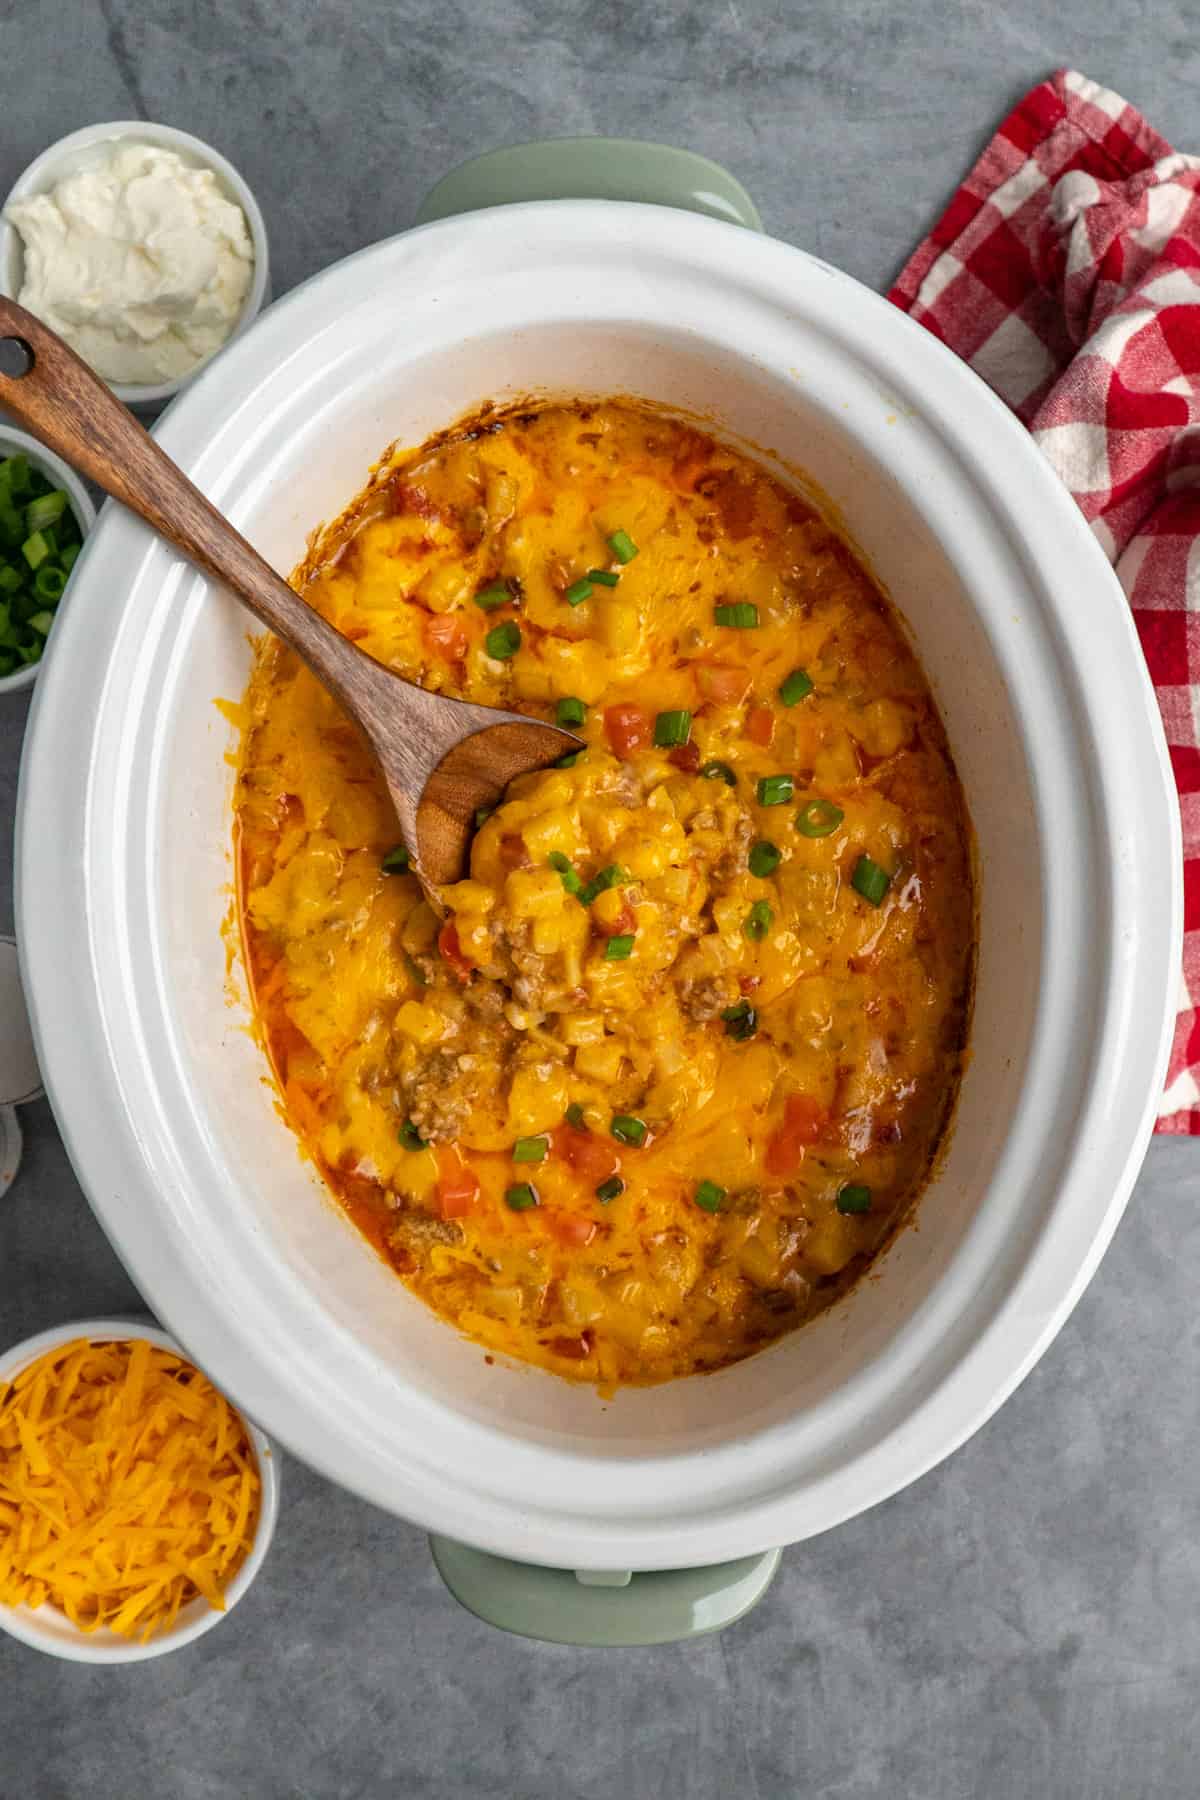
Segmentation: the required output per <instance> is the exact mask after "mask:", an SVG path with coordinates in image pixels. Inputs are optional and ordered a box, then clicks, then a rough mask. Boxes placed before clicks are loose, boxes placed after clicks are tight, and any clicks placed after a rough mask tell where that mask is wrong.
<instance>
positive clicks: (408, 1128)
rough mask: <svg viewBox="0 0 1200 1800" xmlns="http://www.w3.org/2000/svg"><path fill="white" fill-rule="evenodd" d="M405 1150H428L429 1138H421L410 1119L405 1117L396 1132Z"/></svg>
mask: <svg viewBox="0 0 1200 1800" xmlns="http://www.w3.org/2000/svg"><path fill="white" fill-rule="evenodd" d="M396 1135H397V1137H398V1138H399V1139H400V1142H401V1143H402V1144H403V1145H404V1148H405V1149H406V1150H428V1148H429V1139H428V1138H423V1137H422V1136H421V1134H420V1132H419V1131H418V1130H417V1128H416V1126H415V1125H414V1124H413V1122H412V1120H411V1119H405V1121H404V1123H403V1125H402V1126H401V1127H400V1129H399V1131H398V1132H397V1133H396Z"/></svg>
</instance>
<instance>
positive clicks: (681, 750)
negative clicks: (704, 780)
mask: <svg viewBox="0 0 1200 1800" xmlns="http://www.w3.org/2000/svg"><path fill="white" fill-rule="evenodd" d="M667 761H668V762H669V763H674V765H675V767H676V768H677V769H682V770H683V772H684V774H685V775H694V774H695V773H696V770H697V769H698V768H699V767H700V746H699V744H696V743H688V744H680V745H679V747H678V749H675V750H672V752H671V754H670V755H669V756H668V758H667Z"/></svg>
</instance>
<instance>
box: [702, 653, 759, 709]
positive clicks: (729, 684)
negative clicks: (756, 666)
mask: <svg viewBox="0 0 1200 1800" xmlns="http://www.w3.org/2000/svg"><path fill="white" fill-rule="evenodd" d="M696 674H697V678H698V680H699V682H700V692H701V693H702V694H703V695H704V698H705V699H706V700H713V701H715V702H716V704H717V705H718V706H736V705H737V704H738V702H739V700H743V699H744V698H745V695H746V689H747V688H748V687H749V686H750V677H749V675H748V674H747V673H746V671H745V669H727V668H725V667H724V665H723V664H721V663H711V664H709V663H704V664H702V665H701V666H700V668H698V669H697V671H696Z"/></svg>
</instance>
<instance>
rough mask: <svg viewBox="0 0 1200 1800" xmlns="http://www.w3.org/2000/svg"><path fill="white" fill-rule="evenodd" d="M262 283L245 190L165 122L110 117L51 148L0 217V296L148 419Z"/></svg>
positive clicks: (258, 242) (247, 315)
mask: <svg viewBox="0 0 1200 1800" xmlns="http://www.w3.org/2000/svg"><path fill="white" fill-rule="evenodd" d="M269 280H270V270H269V264H268V253H267V234H266V227H265V226H264V224H263V219H262V214H261V212H260V210H259V207H258V204H257V202H256V201H255V199H254V196H253V194H252V193H251V192H250V189H249V188H248V187H247V185H246V183H245V181H243V179H242V177H241V176H240V175H239V174H238V172H237V170H236V169H235V168H234V167H233V166H232V164H230V163H228V162H227V161H226V160H225V158H224V157H223V156H220V155H219V154H218V153H217V151H215V150H214V149H212V148H211V147H210V146H209V145H208V144H205V143H202V142H201V140H200V139H199V138H194V137H191V136H189V134H188V133H187V132H185V131H176V130H175V129H174V127H172V126H169V125H152V124H147V123H145V122H144V121H141V120H115V121H111V122H109V123H107V124H101V125H88V126H85V127H84V129H83V130H82V131H76V132H73V133H72V135H71V136H70V137H65V138H60V139H59V141H58V142H57V143H55V144H52V145H51V146H50V148H49V149H48V150H45V151H43V153H42V155H41V156H39V157H38V158H37V159H36V161H34V162H32V163H30V165H29V167H28V168H27V169H26V170H25V172H24V174H23V175H22V176H21V177H20V179H19V180H18V181H17V182H16V184H15V185H14V187H13V188H12V190H11V192H10V193H9V196H8V199H7V201H6V202H5V205H4V210H3V214H2V215H0V292H3V293H5V294H7V295H9V296H10V297H11V298H12V299H14V300H18V301H19V302H20V303H21V304H22V305H23V306H28V307H29V309H30V311H31V312H34V313H36V314H37V316H38V317H39V318H41V319H43V320H44V321H45V323H46V324H48V325H49V326H51V328H52V329H53V330H55V331H57V332H59V334H60V335H61V336H62V337H64V338H65V339H66V341H67V342H68V343H69V344H70V345H71V346H72V348H73V349H75V350H76V351H77V352H78V353H79V355H81V356H82V357H83V358H84V360H85V362H88V363H90V364H91V366H92V367H93V368H94V369H95V370H96V372H97V374H99V375H102V376H103V377H104V379H105V380H106V381H107V382H108V384H109V386H110V387H111V388H112V390H113V392H114V393H115V394H116V395H117V398H118V399H120V400H123V401H124V402H125V403H126V404H127V405H129V406H135V407H138V408H141V409H143V410H147V411H150V410H157V409H158V408H159V407H161V406H163V405H165V403H166V402H167V401H168V400H170V399H171V398H172V397H173V396H174V395H175V394H176V393H177V392H178V391H179V389H180V388H181V387H182V386H183V384H184V383H185V382H186V381H189V380H190V379H191V378H192V376H193V375H195V374H196V373H197V371H198V370H200V369H201V368H203V367H204V365H205V364H206V363H208V362H210V361H211V360H212V358H213V357H214V356H215V355H216V353H217V351H218V350H220V349H222V348H223V347H224V346H225V345H226V344H227V343H229V342H230V341H231V339H233V338H234V337H236V336H237V335H238V334H239V333H240V332H242V331H244V330H245V328H246V326H247V325H249V324H250V323H251V322H252V320H254V319H255V318H256V317H257V316H258V314H259V313H260V312H261V310H262V308H263V306H264V305H266V304H267V301H268V299H269Z"/></svg>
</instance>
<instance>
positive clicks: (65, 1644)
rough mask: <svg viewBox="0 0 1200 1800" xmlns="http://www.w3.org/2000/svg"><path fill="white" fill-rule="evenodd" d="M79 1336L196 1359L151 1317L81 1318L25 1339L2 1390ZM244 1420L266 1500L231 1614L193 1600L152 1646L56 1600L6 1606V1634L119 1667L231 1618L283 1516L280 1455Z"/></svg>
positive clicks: (2, 1624)
mask: <svg viewBox="0 0 1200 1800" xmlns="http://www.w3.org/2000/svg"><path fill="white" fill-rule="evenodd" d="M75 1338H90V1339H91V1340H92V1342H94V1343H111V1342H112V1340H113V1339H114V1338H116V1339H125V1338H146V1339H148V1340H149V1342H150V1343H152V1344H157V1345H158V1347H159V1348H160V1349H162V1350H172V1351H174V1352H175V1354H176V1355H178V1356H182V1357H183V1358H184V1360H185V1361H190V1358H189V1357H188V1355H187V1352H186V1351H185V1350H182V1349H181V1348H180V1346H179V1345H178V1344H177V1343H176V1342H175V1340H174V1338H172V1337H170V1336H169V1335H168V1333H167V1332H165V1331H162V1330H161V1329H160V1328H159V1327H158V1326H157V1325H155V1324H154V1323H153V1321H152V1320H150V1319H136V1318H132V1317H118V1318H105V1319H78V1320H76V1321H75V1322H74V1323H73V1324H70V1325H54V1326H51V1327H50V1329H49V1330H48V1331H40V1332H38V1334H37V1336H36V1337H31V1338H25V1339H24V1340H23V1342H21V1343H19V1344H14V1345H13V1346H12V1347H11V1349H8V1350H5V1351H4V1352H3V1354H0V1388H2V1387H3V1386H4V1384H5V1383H6V1382H9V1381H11V1380H12V1379H13V1377H14V1376H15V1375H19V1374H20V1372H21V1370H22V1369H27V1368H28V1367H29V1365H30V1363H34V1362H36V1361H37V1360H38V1358H39V1357H40V1356H44V1355H45V1354H46V1353H47V1351H50V1350H55V1349H57V1348H58V1347H59V1346H60V1345H63V1344H69V1343H71V1342H72V1341H73V1340H74V1339H75ZM243 1423H244V1424H245V1427H246V1430H247V1432H248V1433H249V1435H250V1441H251V1443H252V1445H253V1447H254V1455H255V1460H256V1461H257V1463H258V1469H259V1474H260V1476H261V1478H262V1501H261V1506H260V1510H259V1518H258V1530H257V1532H256V1533H255V1538H254V1543H253V1545H252V1546H251V1549H250V1554H249V1555H248V1556H247V1558H246V1560H245V1562H244V1563H243V1564H242V1566H241V1568H240V1569H239V1570H238V1572H237V1574H236V1575H235V1576H234V1578H233V1580H232V1581H231V1582H230V1584H229V1587H228V1589H227V1590H226V1593H225V1610H224V1612H217V1611H216V1609H215V1608H214V1607H211V1606H209V1604H208V1602H207V1601H205V1600H202V1599H197V1600H193V1601H190V1602H189V1604H188V1605H187V1606H185V1607H184V1608H183V1609H182V1611H181V1612H180V1614H179V1617H178V1618H177V1620H176V1622H175V1624H174V1626H173V1627H172V1629H171V1630H170V1631H168V1632H163V1633H162V1634H161V1635H160V1636H158V1637H153V1638H151V1639H150V1641H149V1642H148V1643H145V1644H143V1643H140V1642H139V1641H138V1640H137V1639H136V1638H133V1639H126V1638H123V1637H120V1636H118V1634H117V1633H116V1632H113V1631H97V1632H94V1633H89V1632H85V1631H80V1630H79V1629H78V1628H77V1627H76V1626H74V1625H72V1623H71V1621H70V1619H68V1617H67V1615H66V1614H65V1613H64V1612H62V1611H61V1610H60V1609H59V1608H58V1607H57V1606H51V1605H50V1604H49V1603H47V1604H46V1605H44V1606H39V1607H36V1608H35V1607H29V1606H17V1607H12V1606H0V1631H6V1632H7V1633H8V1635H9V1636H10V1637H14V1638H17V1639H18V1640H19V1641H20V1642H21V1643H23V1644H29V1645H30V1646H31V1647H32V1648H33V1649H34V1650H42V1651H44V1652H45V1653H46V1654H47V1655H48V1656H57V1657H59V1658H60V1659H61V1660H62V1661H64V1662H86V1663H105V1664H110V1665H111V1664H115V1663H131V1662H149V1661H151V1660H153V1658H155V1657H158V1656H166V1655H168V1654H169V1653H170V1652H171V1651H172V1650H181V1649H182V1648H183V1646H184V1645H185V1644H191V1643H194V1642H195V1640H196V1639H197V1638H198V1637H203V1636H204V1634H205V1633H206V1632H209V1631H211V1630H212V1629H213V1627H214V1626H216V1625H219V1624H220V1623H221V1620H222V1619H227V1618H228V1617H229V1614H230V1613H231V1612H232V1611H233V1609H234V1607H235V1606H236V1605H237V1603H238V1601H239V1600H240V1599H242V1597H243V1595H244V1594H245V1593H246V1591H247V1589H248V1588H249V1586H250V1584H251V1582H252V1581H253V1580H254V1578H255V1576H256V1575H257V1574H258V1571H259V1570H260V1569H261V1568H262V1565H263V1563H264V1561H265V1560H266V1555H267V1551H268V1550H269V1549H270V1547H271V1539H272V1538H273V1537H274V1535H275V1524H276V1520H277V1519H278V1517H279V1458H278V1457H277V1456H276V1455H275V1452H274V1451H273V1449H272V1448H271V1444H270V1442H269V1440H268V1439H267V1437H266V1436H265V1434H264V1433H263V1432H261V1431H260V1430H259V1429H258V1427H257V1426H256V1425H253V1424H251V1422H250V1420H249V1419H245V1418H244V1419H243Z"/></svg>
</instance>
